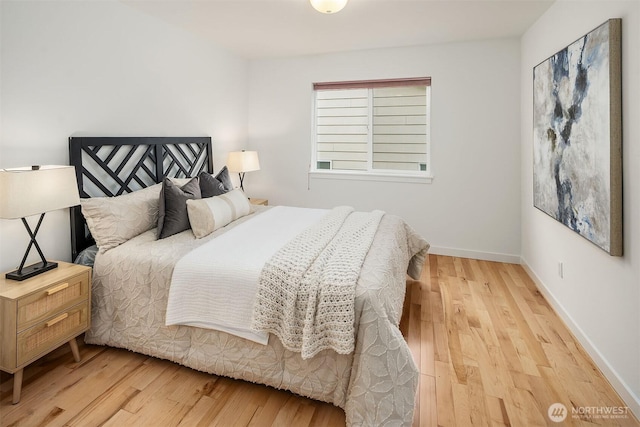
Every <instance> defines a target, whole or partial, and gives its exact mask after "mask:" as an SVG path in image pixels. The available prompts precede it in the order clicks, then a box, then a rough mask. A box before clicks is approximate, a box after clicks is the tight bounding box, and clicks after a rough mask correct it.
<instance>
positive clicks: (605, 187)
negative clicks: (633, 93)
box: [533, 24, 611, 251]
mask: <svg viewBox="0 0 640 427" xmlns="http://www.w3.org/2000/svg"><path fill="white" fill-rule="evenodd" d="M608 45H609V26H608V25H607V24H604V25H602V26H600V27H599V28H597V29H595V30H594V31H592V32H590V33H589V34H587V35H586V36H584V37H582V38H581V39H580V40H578V41H576V42H574V43H573V44H571V45H570V46H568V47H567V48H565V49H563V50H562V51H560V52H558V53H557V54H555V55H554V56H552V57H551V58H549V59H547V60H546V61H544V62H543V63H541V64H540V65H538V66H536V67H535V68H534V70H533V82H534V84H533V86H534V87H533V100H534V101H533V132H534V135H533V162H534V164H533V199H534V200H533V203H534V206H535V207H537V208H538V209H540V210H542V211H543V212H545V213H547V214H548V215H550V216H552V217H553V218H555V219H557V220H558V221H560V222H561V223H563V224H564V225H566V226H567V227H569V228H571V229H572V230H574V231H576V232H578V233H579V234H581V235H582V236H584V237H586V238H587V239H589V240H591V241H592V242H593V243H595V244H597V245H598V246H600V247H601V248H603V249H604V250H606V251H609V249H610V227H609V224H610V215H611V212H610V193H611V191H610V176H611V175H610V155H611V153H610V141H609V140H610V123H609V122H610V111H609V87H610V86H609V77H610V76H609V46H608Z"/></svg>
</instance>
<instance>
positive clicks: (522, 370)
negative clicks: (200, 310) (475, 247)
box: [0, 255, 639, 427]
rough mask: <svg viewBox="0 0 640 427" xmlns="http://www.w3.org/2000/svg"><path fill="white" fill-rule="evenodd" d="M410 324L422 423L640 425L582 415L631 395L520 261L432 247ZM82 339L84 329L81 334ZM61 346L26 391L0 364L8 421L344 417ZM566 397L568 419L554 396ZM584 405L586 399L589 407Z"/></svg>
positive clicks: (182, 422) (32, 375) (31, 370)
mask: <svg viewBox="0 0 640 427" xmlns="http://www.w3.org/2000/svg"><path fill="white" fill-rule="evenodd" d="M407 286H408V288H407V298H406V301H405V310H404V314H403V319H402V323H401V330H402V331H403V334H404V335H405V337H406V338H407V342H408V343H409V346H410V348H411V350H412V352H413V355H414V359H415V360H416V363H417V365H418V366H419V368H420V372H421V378H420V388H419V397H418V406H417V408H416V412H415V421H414V426H416V427H417V426H465V427H466V426H489V425H491V426H503V425H504V426H547V425H575V426H594V425H606V426H617V425H619V426H637V425H639V424H638V421H637V420H636V419H635V418H633V415H632V414H631V413H628V414H626V415H625V416H626V418H618V419H604V418H602V417H598V416H587V415H585V414H582V416H581V417H576V418H574V417H573V416H572V414H571V408H572V407H573V408H586V407H605V408H613V407H616V408H620V407H624V406H625V405H624V403H622V401H621V400H620V399H619V397H618V396H617V395H616V393H615V392H614V391H613V389H612V388H611V386H610V385H609V384H608V383H607V381H606V380H605V379H604V378H603V376H602V375H601V374H600V372H599V371H598V369H597V368H596V367H595V366H594V364H593V362H592V361H591V360H590V359H589V357H588V356H587V355H586V353H585V352H584V351H583V350H582V348H581V347H580V345H579V344H578V343H577V341H576V340H575V338H574V337H573V336H572V335H571V333H570V332H569V331H568V330H567V328H566V327H565V326H564V324H563V323H562V321H561V320H560V319H559V318H558V317H557V316H556V315H555V313H554V312H553V311H552V310H551V308H550V306H549V305H548V304H547V302H546V301H545V299H544V298H543V297H542V295H541V294H540V293H539V292H538V291H537V289H536V288H535V285H534V284H533V282H532V281H531V280H530V279H529V277H528V276H527V274H526V273H525V272H524V270H523V269H522V268H521V267H520V266H517V265H511V264H502V263H493V262H485V261H476V260H470V259H461V258H451V257H444V256H435V255H431V256H429V259H428V260H427V262H426V263H425V268H424V271H423V274H422V277H421V280H420V281H413V280H409V281H407ZM79 341H80V342H81V339H80V340H79ZM80 352H81V356H82V361H81V362H79V363H75V362H74V361H73V357H72V355H71V352H70V350H69V346H63V347H61V348H60V349H58V350H56V351H55V352H53V353H51V354H50V355H48V356H45V357H44V358H42V359H40V360H39V361H38V362H36V363H34V364H32V365H30V366H29V367H27V368H26V369H25V371H24V385H23V389H22V400H21V402H20V403H19V404H18V405H12V404H11V390H12V382H13V381H12V376H11V375H8V374H5V373H2V374H1V375H0V426H2V427H9V426H29V427H31V426H63V425H68V426H117V427H119V426H189V427H190V426H209V425H212V426H331V427H333V426H344V423H345V417H344V413H343V412H342V410H341V409H339V408H336V407H334V406H333V405H330V404H326V403H321V402H316V401H313V400H310V399H306V398H303V397H299V396H295V395H293V394H292V393H288V392H284V391H278V390H275V389H272V388H269V387H265V386H261V385H256V384H252V383H248V382H244V381H236V380H231V379H227V378H222V377H216V376H214V375H209V374H205V373H201V372H197V371H194V370H191V369H189V368H185V367H182V366H179V365H176V364H174V363H171V362H167V361H162V360H158V359H154V358H150V357H147V356H142V355H139V354H135V353H131V352H128V351H125V350H118V349H112V348H107V347H99V346H90V345H81V346H80ZM553 403H562V404H563V405H565V407H566V408H568V417H567V418H566V419H565V421H564V422H563V423H560V424H556V423H553V422H551V421H550V419H549V416H548V414H547V411H548V408H549V406H550V405H551V404H553ZM583 412H584V411H583Z"/></svg>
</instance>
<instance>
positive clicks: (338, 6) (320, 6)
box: [310, 0, 348, 13]
mask: <svg viewBox="0 0 640 427" xmlns="http://www.w3.org/2000/svg"><path fill="white" fill-rule="evenodd" d="M310 1H311V6H313V8H314V9H315V10H317V11H318V12H322V13H336V12H340V11H341V10H342V9H343V8H344V7H345V6H346V5H347V1H348V0H310Z"/></svg>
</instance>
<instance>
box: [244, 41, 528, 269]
mask: <svg viewBox="0 0 640 427" xmlns="http://www.w3.org/2000/svg"><path fill="white" fill-rule="evenodd" d="M519 55H520V51H519V42H518V40H515V39H509V40H492V41H479V42H471V43H455V44H446V45H433V46H422V47H411V48H396V49H377V50H367V51H355V52H349V53H346V54H330V55H318V56H307V57H296V58H287V59H275V60H256V61H252V62H251V65H250V80H249V82H250V84H249V94H250V98H249V127H248V129H249V146H250V148H251V149H255V150H258V152H259V155H260V163H261V167H262V170H261V171H259V172H251V173H250V174H247V178H246V181H245V184H246V185H245V189H246V190H247V192H248V194H249V195H250V196H251V195H253V196H255V197H265V198H269V202H270V204H287V205H297V206H308V207H323V208H328V207H332V206H335V205H340V204H348V205H352V206H355V207H356V208H357V209H366V210H369V209H383V210H385V211H387V212H389V213H394V214H398V215H400V216H402V217H403V218H405V219H406V220H407V222H408V223H409V224H411V225H412V226H413V227H414V228H415V229H416V230H417V231H418V232H420V233H421V234H422V235H423V236H424V237H425V238H426V239H427V240H428V241H429V242H430V243H431V244H432V252H439V253H455V254H458V255H467V256H472V257H476V258H488V259H502V260H507V261H516V262H517V261H519V253H520V221H519V216H520V205H519V200H520V194H519V192H520V183H519V180H520V172H519V169H520V166H519V162H520V147H519V144H518V136H519V129H520V123H519V108H520V100H519V96H520V95H519V91H520V82H519V79H518V75H519ZM420 76H430V77H431V78H432V95H431V99H432V112H431V119H432V123H433V126H432V136H431V141H432V166H433V173H434V180H433V182H432V183H431V184H409V183H392V182H370V181H342V180H325V179H309V178H308V174H307V172H308V170H309V161H310V157H311V139H312V128H311V119H312V83H313V82H326V81H340V80H358V79H381V78H401V77H420Z"/></svg>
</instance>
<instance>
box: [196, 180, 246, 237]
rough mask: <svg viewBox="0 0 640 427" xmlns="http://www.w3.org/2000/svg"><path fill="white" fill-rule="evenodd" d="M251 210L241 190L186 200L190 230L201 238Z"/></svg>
mask: <svg viewBox="0 0 640 427" xmlns="http://www.w3.org/2000/svg"><path fill="white" fill-rule="evenodd" d="M249 212H251V204H250V203H249V200H248V199H247V196H245V195H244V193H243V192H242V191H241V190H233V191H230V192H228V193H225V194H221V195H220V196H215V197H208V198H206V199H197V200H187V213H188V214H189V222H190V223H191V230H192V231H193V234H194V235H195V236H196V238H198V239H201V238H203V237H204V236H207V235H209V234H211V233H213V232H214V231H215V230H217V229H218V228H220V227H224V226H225V225H227V224H229V223H230V222H231V221H235V220H236V219H238V218H241V217H243V216H245V215H247V214H249Z"/></svg>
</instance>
